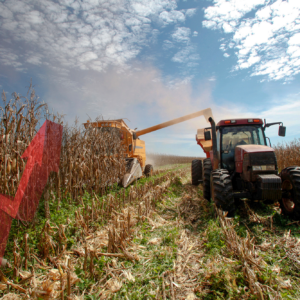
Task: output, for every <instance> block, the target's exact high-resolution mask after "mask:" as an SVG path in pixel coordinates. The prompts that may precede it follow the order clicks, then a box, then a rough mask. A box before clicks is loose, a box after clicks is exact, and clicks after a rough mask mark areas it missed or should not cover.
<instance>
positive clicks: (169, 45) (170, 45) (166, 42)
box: [163, 40, 175, 50]
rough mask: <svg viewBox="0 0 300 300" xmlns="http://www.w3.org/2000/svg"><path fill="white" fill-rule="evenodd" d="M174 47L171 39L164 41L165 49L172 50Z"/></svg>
mask: <svg viewBox="0 0 300 300" xmlns="http://www.w3.org/2000/svg"><path fill="white" fill-rule="evenodd" d="M174 47H175V46H174V44H173V43H172V42H171V41H169V40H165V41H164V42H163V49H164V50H170V49H172V48H174Z"/></svg>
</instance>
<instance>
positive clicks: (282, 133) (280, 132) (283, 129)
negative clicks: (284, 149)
mask: <svg viewBox="0 0 300 300" xmlns="http://www.w3.org/2000/svg"><path fill="white" fill-rule="evenodd" d="M285 128H286V127H285V126H279V130H278V135H279V136H285Z"/></svg>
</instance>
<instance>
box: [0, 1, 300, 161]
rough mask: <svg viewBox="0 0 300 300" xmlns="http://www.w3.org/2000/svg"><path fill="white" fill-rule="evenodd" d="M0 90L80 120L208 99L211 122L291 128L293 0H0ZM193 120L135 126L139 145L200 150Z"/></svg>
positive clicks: (298, 89)
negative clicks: (260, 121)
mask: <svg viewBox="0 0 300 300" xmlns="http://www.w3.org/2000/svg"><path fill="white" fill-rule="evenodd" d="M0 29H1V30H0V88H1V90H4V91H5V92H7V93H8V95H9V94H11V93H12V92H14V91H16V92H18V93H20V94H23V95H24V94H25V93H26V87H27V86H28V85H29V82H30V79H31V78H32V81H33V84H34V85H35V89H36V92H37V94H38V95H39V96H40V98H41V100H44V101H45V102H47V103H48V104H49V106H50V108H51V109H53V111H55V112H56V111H58V112H60V113H63V114H66V116H65V120H66V122H68V123H69V124H74V120H75V117H76V116H77V117H79V121H80V122H85V121H86V119H87V118H88V116H90V117H91V118H92V119H93V118H95V117H96V116H98V115H102V116H103V117H104V118H109V119H114V118H127V119H129V120H130V122H129V121H128V125H129V126H130V127H131V128H136V127H138V129H143V128H146V127H149V126H152V125H155V124H158V123H161V122H165V121H168V120H170V119H172V118H177V117H180V116H182V115H185V114H189V113H192V112H195V111H198V110H202V109H205V108H207V107H211V108H212V111H213V115H214V118H215V120H216V121H219V120H221V119H226V118H241V117H260V118H266V119H267V122H276V121H282V122H283V123H284V125H285V126H287V134H286V137H285V138H281V137H278V136H277V132H278V127H277V126H274V127H270V128H269V129H268V130H267V135H268V136H269V137H270V138H271V141H272V144H273V145H274V144H276V143H278V142H282V141H287V142H289V141H291V140H293V139H294V138H299V137H300V120H299V119H300V118H299V116H300V101H299V100H300V74H299V73H300V1H299V0H286V1H282V0H251V1H250V0H227V1H225V0H186V1H183V0H181V1H175V0H147V1H146V0H109V1H108V0H107V1H106V0H84V1H79V0H57V1H50V0H39V1H38V0H35V1H34V0H22V1H15V0H0ZM206 126H208V124H207V123H206V121H205V119H204V118H203V117H200V118H197V119H194V120H191V121H188V122H185V123H182V124H178V125H176V126H173V127H171V128H168V129H163V130H161V131H158V132H155V133H151V134H148V135H145V136H144V137H143V139H144V140H145V141H146V145H147V150H148V151H149V152H159V153H166V154H177V155H191V156H198V155H200V156H202V154H203V152H202V150H201V149H200V147H199V146H198V145H196V141H195V134H196V132H197V129H198V128H203V127H206Z"/></svg>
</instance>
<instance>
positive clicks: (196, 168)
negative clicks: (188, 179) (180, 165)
mask: <svg viewBox="0 0 300 300" xmlns="http://www.w3.org/2000/svg"><path fill="white" fill-rule="evenodd" d="M191 171H192V185H198V184H199V183H200V182H199V181H200V180H202V160H200V159H194V160H193V161H192V168H191Z"/></svg>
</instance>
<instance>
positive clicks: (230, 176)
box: [192, 117, 300, 220]
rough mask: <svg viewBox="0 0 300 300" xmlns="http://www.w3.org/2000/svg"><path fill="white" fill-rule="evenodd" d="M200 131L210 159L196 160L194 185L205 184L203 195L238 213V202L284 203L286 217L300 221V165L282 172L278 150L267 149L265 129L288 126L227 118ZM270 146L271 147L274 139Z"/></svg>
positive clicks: (199, 138)
mask: <svg viewBox="0 0 300 300" xmlns="http://www.w3.org/2000/svg"><path fill="white" fill-rule="evenodd" d="M209 122H210V124H211V127H209V128H204V129H198V133H197V135H196V140H197V143H198V144H199V145H200V146H201V147H202V149H203V150H204V152H205V154H206V157H207V158H206V159H204V160H203V163H202V161H201V160H194V161H193V162H192V184H194V185H198V184H199V183H200V182H202V183H203V196H204V198H205V199H207V200H208V201H210V200H211V199H212V200H213V201H214V202H215V204H216V205H217V207H220V208H222V210H224V211H227V212H228V217H233V216H234V213H235V199H241V198H247V199H249V200H261V201H264V200H268V202H273V203H275V202H278V201H279V203H280V207H281V210H282V213H283V214H285V215H289V216H291V217H292V218H294V219H296V220H300V167H297V166H291V167H287V168H285V169H283V170H281V172H280V174H278V167H277V160H276V155H275V152H274V149H273V148H271V147H269V146H267V139H269V138H268V137H266V136H265V129H266V128H267V127H269V126H271V125H275V124H279V125H280V126H279V131H278V135H279V136H285V129H286V128H285V127H284V126H282V125H283V124H282V122H276V123H269V124H266V121H265V122H264V123H263V121H262V119H233V120H222V121H220V122H219V123H218V124H217V126H216V125H215V122H214V120H213V118H211V117H210V118H209ZM269 144H270V146H271V143H270V140H269Z"/></svg>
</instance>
